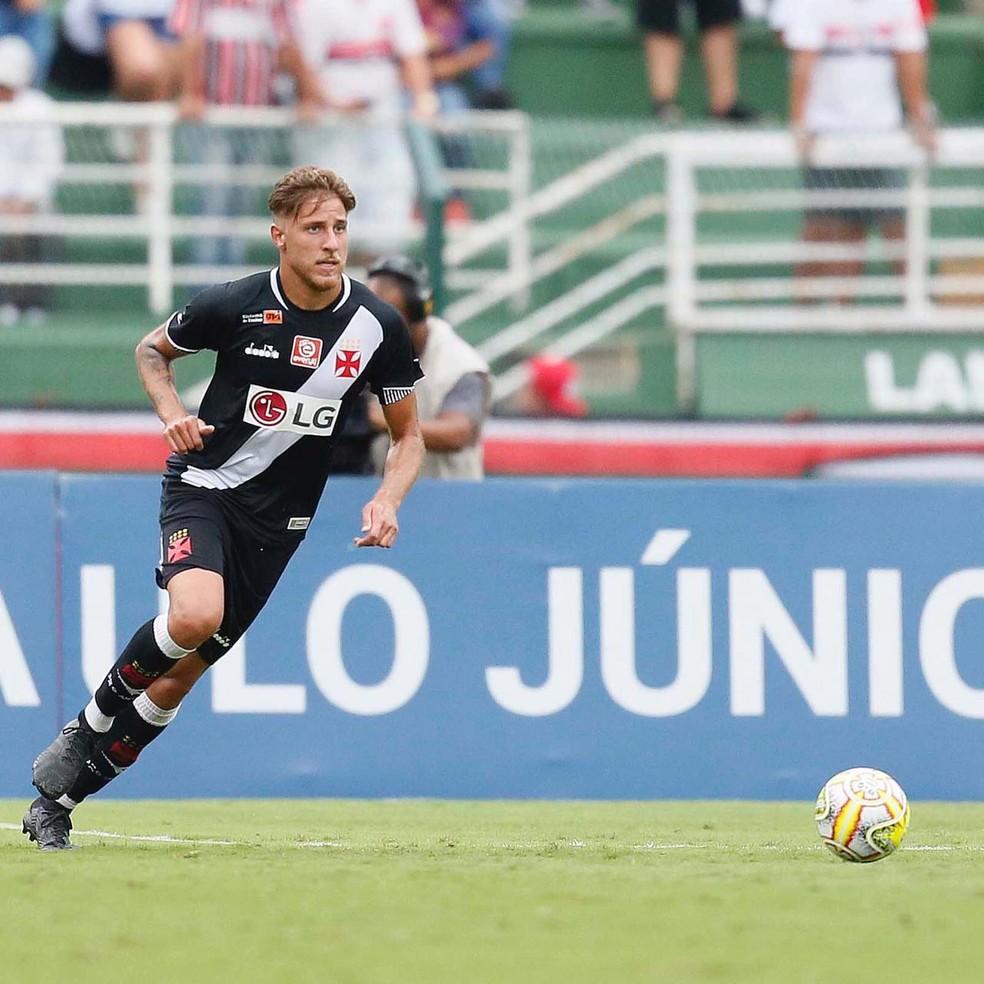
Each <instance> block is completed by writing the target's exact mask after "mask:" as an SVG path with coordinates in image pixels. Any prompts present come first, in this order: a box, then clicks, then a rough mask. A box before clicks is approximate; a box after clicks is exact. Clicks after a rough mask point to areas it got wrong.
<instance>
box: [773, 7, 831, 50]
mask: <svg viewBox="0 0 984 984" xmlns="http://www.w3.org/2000/svg"><path fill="white" fill-rule="evenodd" d="M782 15H783V19H784V23H783V24H782V28H783V41H784V42H785V44H786V47H787V48H789V49H790V50H791V51H821V50H823V46H824V41H825V33H826V26H827V25H826V18H825V16H824V14H823V11H822V10H821V8H820V7H819V5H818V4H816V3H815V2H814V0H801V2H800V3H796V4H786V5H784V7H783V11H782Z"/></svg>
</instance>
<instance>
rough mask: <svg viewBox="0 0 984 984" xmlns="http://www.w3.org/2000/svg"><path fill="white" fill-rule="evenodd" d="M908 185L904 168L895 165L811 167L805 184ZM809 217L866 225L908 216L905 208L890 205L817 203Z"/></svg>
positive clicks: (847, 187) (829, 187)
mask: <svg viewBox="0 0 984 984" xmlns="http://www.w3.org/2000/svg"><path fill="white" fill-rule="evenodd" d="M905 185H906V176H905V172H904V171H900V170H898V169H897V168H891V167H807V168H804V169H803V187H804V188H806V190H807V191H831V192H833V191H898V190H900V189H902V188H904V187H905ZM806 216H807V218H809V219H827V220H829V219H837V220H840V221H841V222H849V223H851V225H862V226H865V227H870V226H875V225H879V224H881V223H884V222H887V221H889V220H890V219H904V218H905V209H904V208H902V207H900V206H895V207H893V206H890V205H871V206H867V207H865V206H859V205H847V206H840V207H838V206H836V205H828V206H817V207H813V208H809V209H807V212H806Z"/></svg>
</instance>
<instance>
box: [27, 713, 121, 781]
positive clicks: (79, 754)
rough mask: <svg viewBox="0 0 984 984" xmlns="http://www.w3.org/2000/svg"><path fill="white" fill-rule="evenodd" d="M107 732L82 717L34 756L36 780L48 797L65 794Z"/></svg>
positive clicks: (68, 725)
mask: <svg viewBox="0 0 984 984" xmlns="http://www.w3.org/2000/svg"><path fill="white" fill-rule="evenodd" d="M102 737H103V736H102V735H101V734H100V733H99V732H98V731H93V730H92V728H90V727H89V725H88V724H85V723H83V722H82V721H80V720H79V718H75V720H73V721H69V722H68V724H66V725H65V727H64V728H62V729H61V732H60V733H59V735H58V737H57V738H56V739H55V740H54V741H53V742H52V743H51V744H50V745H49V746H48V747H47V748H46V749H45V750H44V751H43V752H42V753H41V754H40V755H39V756H38V757H37V758H36V759H35V760H34V778H33V780H32V782H33V783H34V787H35V788H36V789H37V791H38V792H39V793H40V794H41V795H42V796H46V797H47V798H48V799H52V800H55V799H58V797H59V796H64V795H65V793H67V792H68V791H69V790H70V789H71V788H72V786H73V785H74V784H75V780H76V779H78V777H79V774H80V773H81V772H82V766H84V765H85V763H86V761H87V760H88V758H89V756H90V755H91V754H92V752H93V750H94V749H95V747H96V744H97V743H98V742H99V739H100V738H102Z"/></svg>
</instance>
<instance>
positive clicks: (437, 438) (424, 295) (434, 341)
mask: <svg viewBox="0 0 984 984" xmlns="http://www.w3.org/2000/svg"><path fill="white" fill-rule="evenodd" d="M368 286H369V289H370V290H372V291H373V293H375V294H376V295H377V296H378V297H380V298H382V299H383V300H384V301H386V302H387V303H389V304H392V305H393V306H394V307H395V308H396V309H397V310H398V311H399V312H400V313H401V314H402V315H403V317H404V318H405V319H406V321H407V324H408V325H409V326H410V338H411V340H412V342H413V350H414V353H415V354H416V356H417V358H418V359H419V360H420V368H421V369H423V371H424V378H423V379H419V380H417V384H416V386H415V387H414V392H415V393H416V394H417V413H418V415H419V417H420V430H421V433H422V434H423V436H424V447H425V448H426V449H427V454H426V456H425V458H424V467H423V470H422V471H421V475H430V476H432V477H434V478H464V479H469V478H470V479H479V478H483V477H484V474H485V469H484V464H483V460H482V428H483V426H484V424H485V418H486V417H487V415H488V409H489V394H490V382H489V367H488V364H487V363H486V361H485V360H484V359H483V358H482V357H481V356H480V355H479V354H478V353H477V352H476V351H475V350H474V349H473V348H472V347H471V346H470V345H469V344H468V343H467V342H466V341H465V340H464V339H463V338H461V337H460V336H459V335H458V334H456V333H455V331H454V329H453V328H452V327H451V325H449V324H448V323H447V322H446V321H445V320H443V319H442V318H438V317H435V316H434V315H433V314H431V291H430V282H429V279H428V277H427V271H426V270H425V268H424V267H423V266H422V265H421V264H419V263H415V262H414V261H413V260H411V259H410V258H409V257H406V256H388V257H385V258H384V259H381V260H379V261H378V262H376V263H374V264H373V265H372V266H371V267H370V268H369V279H368ZM369 413H370V420H371V421H372V423H373V426H374V427H375V429H376V430H377V431H379V432H380V437H379V438H377V442H378V444H377V449H378V450H377V453H376V457H377V470H380V469H381V466H382V461H383V458H384V455H385V451H386V449H387V448H388V447H389V438H388V436H386V422H385V421H384V420H383V413H382V410H380V409H379V405H378V403H377V404H373V405H371V406H370V411H369Z"/></svg>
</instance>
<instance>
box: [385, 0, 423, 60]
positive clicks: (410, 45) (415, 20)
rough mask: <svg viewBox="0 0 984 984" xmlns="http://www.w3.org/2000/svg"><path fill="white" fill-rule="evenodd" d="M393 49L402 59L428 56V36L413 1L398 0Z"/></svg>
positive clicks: (394, 21)
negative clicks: (409, 56)
mask: <svg viewBox="0 0 984 984" xmlns="http://www.w3.org/2000/svg"><path fill="white" fill-rule="evenodd" d="M393 14H394V16H393V32H392V38H393V47H394V49H395V51H396V53H397V54H398V55H399V56H400V57H401V58H406V57H407V55H425V54H427V35H426V34H425V33H424V26H423V24H422V23H421V21H420V14H419V13H418V12H417V5H416V4H415V3H414V2H413V0H396V3H395V4H394V7H393Z"/></svg>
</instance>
